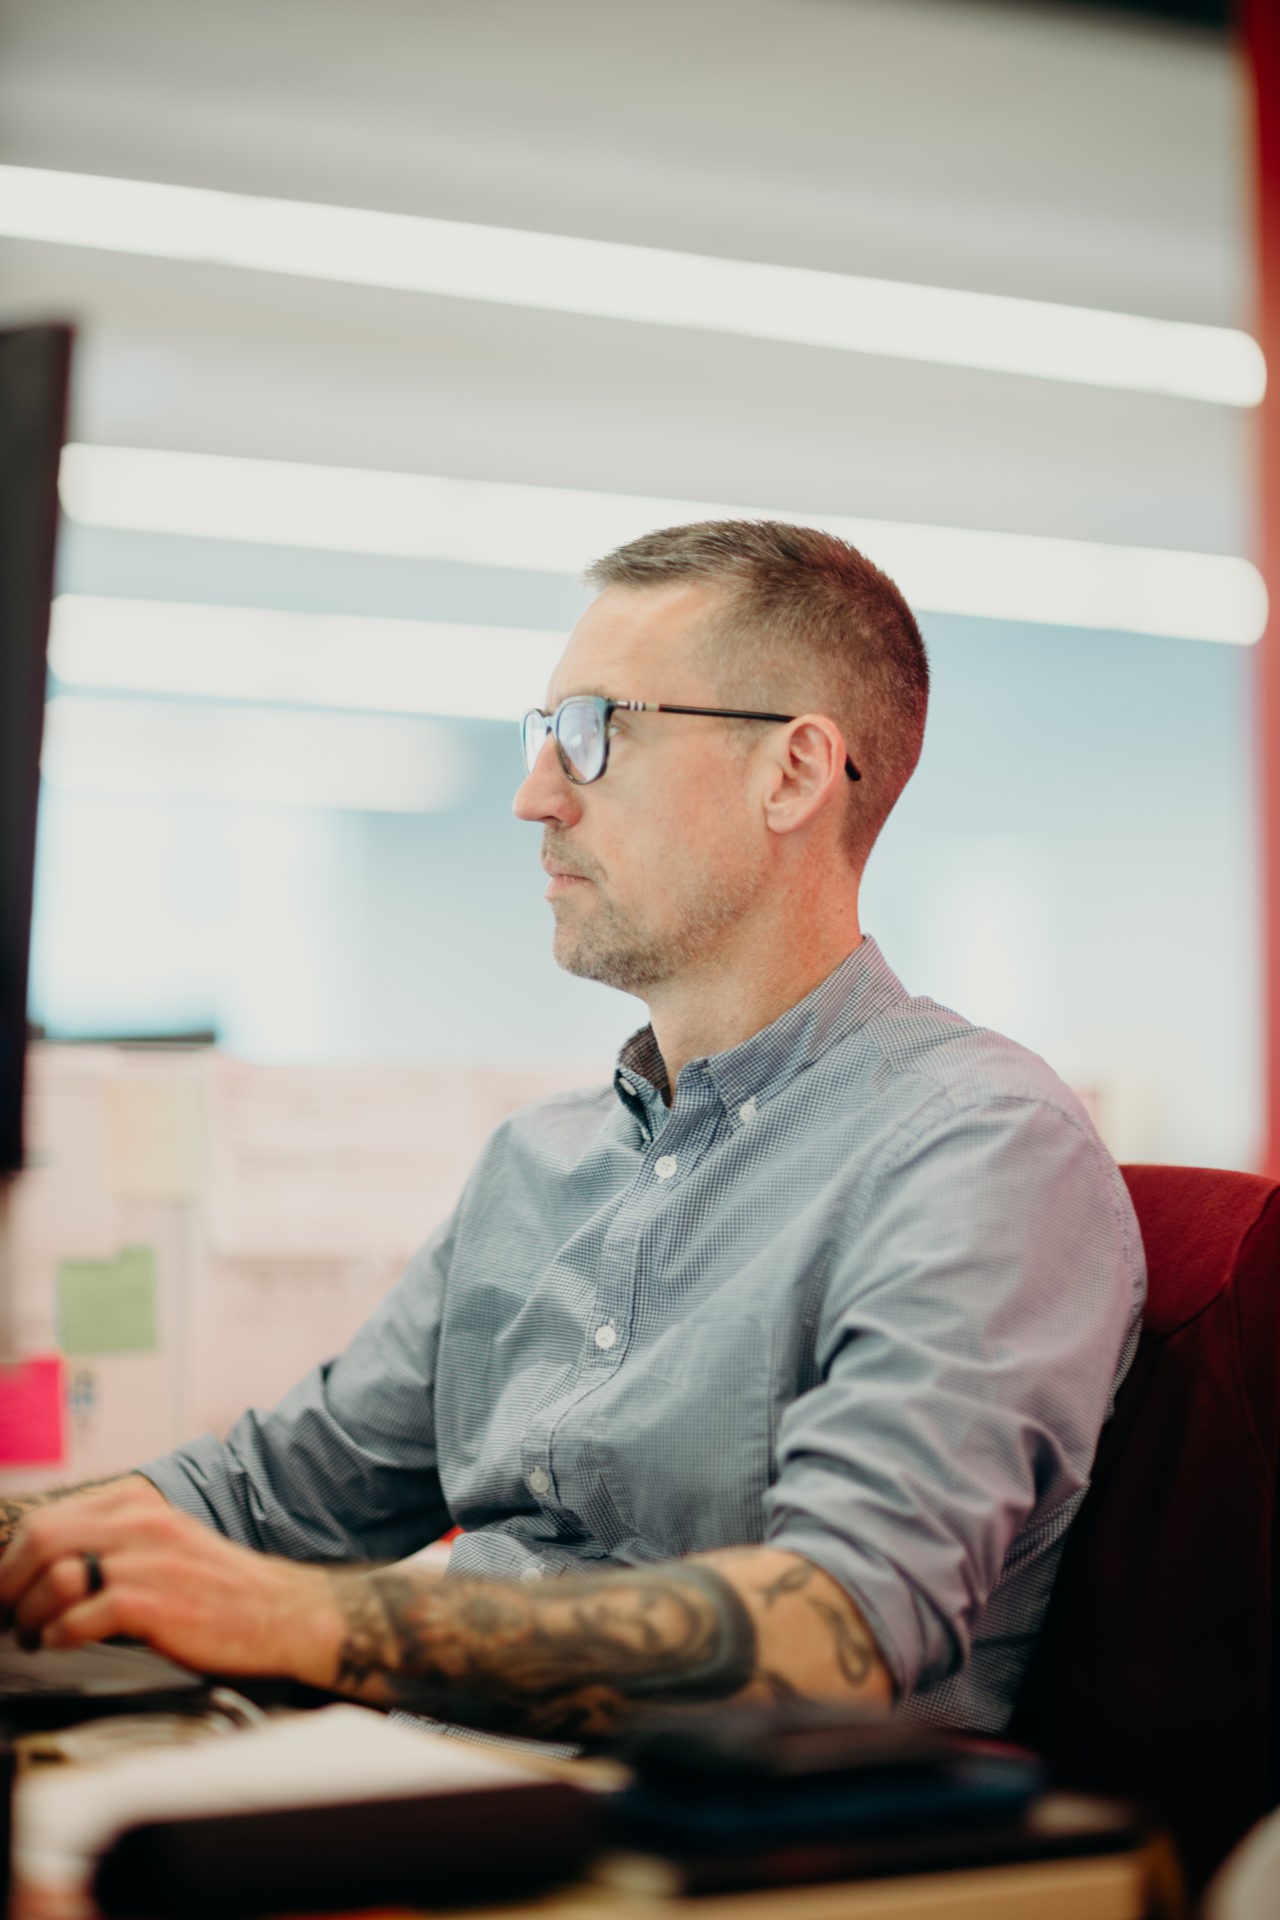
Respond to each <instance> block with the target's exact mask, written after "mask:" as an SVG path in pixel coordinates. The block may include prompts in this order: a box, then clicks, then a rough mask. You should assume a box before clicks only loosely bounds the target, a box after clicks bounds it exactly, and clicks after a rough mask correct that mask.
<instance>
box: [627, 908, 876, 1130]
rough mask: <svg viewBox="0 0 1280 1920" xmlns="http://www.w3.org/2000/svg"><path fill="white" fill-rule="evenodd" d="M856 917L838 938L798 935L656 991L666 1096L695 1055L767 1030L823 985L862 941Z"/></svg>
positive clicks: (653, 1009) (653, 1017)
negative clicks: (743, 962) (749, 960)
mask: <svg viewBox="0 0 1280 1920" xmlns="http://www.w3.org/2000/svg"><path fill="white" fill-rule="evenodd" d="M862 937H863V936H862V932H861V929H860V928H859V927H858V924H857V921H856V918H855V919H854V920H853V923H852V926H851V927H850V926H848V925H846V927H845V928H843V929H842V930H841V933H840V935H839V936H838V937H832V938H828V939H825V940H822V941H813V942H810V941H808V940H806V942H805V944H804V948H803V950H802V951H799V952H798V951H797V950H796V949H797V947H798V946H799V942H798V941H797V940H796V939H795V937H794V934H793V935H792V938H791V940H790V942H788V943H779V946H778V949H777V951H775V952H774V953H773V954H771V955H769V956H768V957H767V958H763V959H762V958H761V957H760V956H757V958H756V960H755V962H754V964H753V965H751V966H750V967H748V968H740V967H737V968H736V967H732V966H729V965H726V964H724V963H723V962H722V963H721V964H719V965H718V966H715V967H712V968H709V969H708V970H706V971H705V972H700V973H699V974H697V975H696V976H694V977H692V978H688V977H682V978H681V979H680V980H679V981H673V982H670V983H669V985H668V986H667V987H665V988H663V989H659V990H656V991H655V992H654V993H653V994H652V996H651V997H650V999H649V1018H650V1021H651V1024H652V1026H653V1034H654V1038H655V1040H656V1041H657V1043H658V1051H659V1052H660V1053H661V1055H662V1059H663V1064H664V1065H665V1067H666V1070H667V1089H666V1100H667V1104H668V1105H670V1104H671V1102H672V1101H673V1100H674V1099H675V1092H676V1082H677V1081H678V1079H679V1077H680V1074H681V1072H682V1071H683V1070H684V1068H685V1067H686V1066H688V1064H689V1062H690V1061H691V1060H701V1059H704V1058H705V1057H706V1056H707V1055H708V1054H713V1053H727V1052H728V1051H729V1049H730V1048H731V1047H737V1046H741V1044H742V1042H743V1041H744V1040H749V1039H750V1038H751V1036H752V1034H753V1033H760V1032H761V1031H762V1030H763V1029H764V1028H765V1027H768V1026H771V1025H772V1024H773V1022H774V1021H775V1020H778V1019H781V1017H782V1015H783V1014H784V1013H787V1012H789V1011H790V1009H791V1008H792V1007H795V1006H798V1005H799V1003H800V1002H801V1001H802V1000H803V999H805V998H806V997H807V996H808V995H809V994H811V993H812V992H813V990H814V988H815V987H819V986H821V984H822V982H823V981H824V980H825V979H827V977H828V976H829V975H830V974H832V973H834V972H835V970H836V968H837V967H838V966H839V965H840V964H841V963H842V962H843V961H845V960H847V959H848V957H849V955H850V954H851V953H853V952H854V951H855V950H856V949H857V948H858V947H860V946H861V945H862Z"/></svg>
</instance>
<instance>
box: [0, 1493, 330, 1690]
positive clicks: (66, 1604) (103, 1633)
mask: <svg viewBox="0 0 1280 1920" xmlns="http://www.w3.org/2000/svg"><path fill="white" fill-rule="evenodd" d="M86 1553H88V1554H93V1555H95V1556H96V1557H97V1560H98V1563H99V1565H100V1567H101V1570H102V1579H103V1584H102V1588H101V1591H100V1592H98V1593H91V1592H90V1574H89V1563H87V1562H86V1560H85V1558H84V1556H85V1554H86ZM0 1610H2V1614H3V1617H4V1618H6V1619H8V1620H10V1621H12V1623H13V1625H14V1626H15V1627H16V1629H17V1631H18V1633H19V1635H20V1636H21V1637H22V1638H23V1639H24V1640H25V1641H27V1642H28V1643H29V1644H37V1643H38V1644H40V1645H43V1646H47V1647H78V1646H83V1645H85V1644H87V1643H88V1642H90V1641H94V1640H106V1639H109V1638H111V1637H112V1636H113V1635H116V1634H124V1635H128V1636H129V1637H130V1638H133V1639H138V1640H145V1641H148V1642H149V1643H150V1645H151V1646H153V1647H155V1648H157V1649H158V1651H159V1652H161V1653H165V1654H168V1655H169V1657H170V1658H171V1659H173V1660H178V1661H181V1662H182V1663H183V1664H184V1665H185V1666H189V1667H194V1668H196V1669H197V1670H199V1671H203V1672H207V1673H227V1674H233V1673H234V1674H271V1675H279V1676H284V1677H289V1676H292V1675H293V1674H294V1673H295V1672H296V1671H297V1665H298V1655H299V1653H300V1652H301V1650H302V1649H303V1647H304V1646H305V1644H306V1643H307V1642H308V1641H313V1642H314V1640H315V1639H316V1637H317V1631H318V1629H320V1628H321V1626H322V1623H323V1625H324V1626H327V1628H328V1635H329V1636H331V1635H332V1630H333V1629H332V1615H333V1601H332V1597H331V1590H330V1585H329V1580H328V1577H327V1575H326V1574H324V1573H323V1572H322V1571H321V1570H320V1569H319V1568H316V1567H303V1566H296V1565H294V1564H292V1563H291V1562H289V1561H287V1560H276V1559H271V1558H269V1557H268V1556H267V1555H266V1554H260V1553H251V1552H249V1551H248V1549H247V1548H244V1547H239V1546H235V1545H233V1544H232V1542H231V1541H229V1540H225V1539H223V1538H222V1536H221V1535H220V1534H216V1533H211V1532H210V1531H209V1529H208V1528H207V1527H203V1526H201V1525H200V1523H199V1522H198V1521H196V1520H193V1519H191V1518H190V1517H189V1516H188V1515H187V1514H184V1513H180V1512H178V1510H177V1509H176V1508H174V1507H171V1506H170V1505H169V1503H168V1502H167V1501H166V1500H165V1499H164V1497H163V1495H162V1494H160V1493H159V1492H158V1491H157V1489H156V1488H155V1487H153V1486H152V1485H151V1483H150V1482H149V1481H147V1480H144V1479H142V1478H141V1477H140V1476H131V1477H130V1478H129V1479H127V1480H121V1481H118V1482H115V1483H113V1484H112V1485H110V1486H106V1487H103V1488H102V1489H100V1490H98V1491H93V1492H88V1493H83V1494H78V1495H75V1496H74V1497H70V1498H68V1499H65V1500H59V1501H58V1502H57V1503H56V1504H55V1505H53V1506H48V1507H41V1508H39V1509H37V1510H36V1511H34V1512H30V1513H28V1514H26V1515H25V1516H24V1517H23V1519H22V1521H21V1524H20V1525H19V1527H18V1528H17V1531H16V1532H15V1533H14V1535H13V1537H12V1539H11V1540H10V1543H9V1545H8V1546H7V1548H6V1549H5V1551H4V1554H3V1556H0ZM322 1637H324V1636H322ZM312 1664H314V1658H313V1662H312Z"/></svg>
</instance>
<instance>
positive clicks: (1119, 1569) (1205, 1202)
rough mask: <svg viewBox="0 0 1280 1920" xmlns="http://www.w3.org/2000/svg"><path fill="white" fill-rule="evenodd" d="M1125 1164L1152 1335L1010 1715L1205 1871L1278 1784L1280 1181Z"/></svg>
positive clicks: (1017, 1734) (1111, 1428) (1062, 1774)
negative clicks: (1131, 1805)
mask: <svg viewBox="0 0 1280 1920" xmlns="http://www.w3.org/2000/svg"><path fill="white" fill-rule="evenodd" d="M1123 1172H1124V1176H1125V1179H1126V1181H1127V1183H1128V1186H1129V1191H1130V1193H1131V1194H1132V1196H1133V1202H1134V1206H1135V1208H1136V1210H1137V1215H1138V1221H1139V1224H1140V1226H1141V1229H1142V1237H1143V1241H1144V1244H1145V1246H1146V1251H1147V1265H1148V1275H1149V1293H1148V1301H1147V1310H1146V1315H1145V1319H1144V1326H1143V1334H1142V1339H1141V1342H1140V1344H1139V1347H1138V1353H1137V1356H1136V1358H1135V1360H1134V1364H1133V1366H1132V1368H1131V1370H1130V1372H1129V1374H1128V1376H1127V1378H1126V1380H1125V1382H1124V1384H1123V1386H1122V1387H1121V1389H1120V1392H1119V1394H1118V1396H1117V1399H1116V1407H1115V1412H1114V1415H1113V1416H1112V1419H1111V1420H1110V1421H1109V1422H1108V1425H1107V1427H1106V1428H1105V1429H1104V1432H1103V1435H1102V1439H1101V1442H1100V1444H1099V1448H1098V1456H1097V1460H1096V1462H1095V1464H1094V1472H1093V1480H1092V1485H1091V1488H1090V1491H1089V1494H1088V1496H1087V1498H1086V1500H1085V1502H1084V1505H1083V1506H1082V1508H1081V1510H1080V1513H1079V1515H1078V1517H1077V1519H1076V1522H1075V1524H1074V1526H1073V1527H1072V1529H1071V1532H1070V1534H1069V1535H1068V1537H1067V1542H1066V1547H1065V1549H1064V1553H1063V1558H1062V1563H1061V1567H1060V1569H1059V1574H1058V1579H1057V1582H1056V1584H1055V1586H1054V1591H1053V1594H1052V1597H1051V1599H1050V1603H1049V1609H1048V1612H1047V1614H1046V1617H1045V1622H1044V1628H1043V1631H1042V1633H1041V1636H1040V1638H1039V1640H1038V1642H1037V1645H1036V1650H1035V1654H1034V1656H1033V1659H1032V1662H1031V1665H1030V1667H1029V1669H1028V1672H1027V1675H1026V1678H1025V1680H1024V1683H1023V1686H1022V1690H1021V1693H1020V1696H1019V1700H1018V1705H1017V1708H1016V1710H1015V1713H1014V1718H1013V1721H1012V1723H1011V1726H1010V1729H1009V1731H1010V1736H1011V1737H1012V1738H1014V1739H1018V1740H1022V1741H1025V1742H1026V1744H1027V1745H1029V1746H1034V1747H1036V1748H1038V1749H1039V1751H1040V1752H1042V1753H1044V1754H1045V1755H1046V1756H1047V1758H1048V1759H1049V1761H1050V1762H1051V1764H1052V1766H1053V1768H1054V1771H1055V1774H1056V1776H1057V1778H1058V1779H1059V1780H1061V1781H1062V1782H1063V1783H1064V1784H1070V1785H1077V1786H1081V1787H1087V1788H1091V1789H1094V1790H1097V1791H1102V1792H1108V1793H1116V1794H1121V1795H1123V1796H1125V1797H1127V1798H1131V1799H1136V1800H1139V1801H1141V1802H1142V1803H1143V1804H1144V1805H1146V1806H1147V1807H1148V1808H1149V1809H1150V1811H1151V1812H1152V1813H1153V1814H1154V1815H1155V1816H1156V1817H1157V1818H1159V1819H1160V1820H1161V1821H1162V1822H1163V1823H1164V1824H1166V1825H1167V1826H1168V1827H1169V1828H1170V1829H1171V1831H1172V1832H1173V1833H1174V1835H1175V1837H1176V1839H1177V1841H1178V1843H1179V1845H1180V1847H1181V1850H1182V1853H1183V1856H1184V1860H1185V1862H1186V1866H1187V1870H1188V1874H1189V1877H1190V1878H1191V1881H1192V1883H1193V1884H1194V1885H1197V1886H1198V1885H1200V1884H1202V1883H1203V1881H1204V1880H1205V1879H1206V1878H1207V1876H1208V1875H1209V1873H1210V1872H1212V1870H1213V1868H1214V1867H1215V1866H1216V1865H1217V1864H1218V1862H1219V1861H1220V1860H1222V1859H1223V1857H1224V1856H1225V1855H1226V1853H1227V1852H1228V1850H1229V1849H1230V1848H1231V1847H1232V1846H1233V1845H1234V1843H1235V1842H1236V1841H1237V1840H1238V1839H1239V1838H1240V1836H1241V1834H1242V1833H1244V1832H1245V1830H1246V1829H1247V1828H1248V1827H1249V1826H1250V1825H1252V1823H1253V1822H1254V1821H1255V1820H1256V1819H1258V1818H1259V1817H1260V1816H1261V1815H1262V1813H1263V1812H1264V1811H1265V1810H1266V1809H1267V1808H1268V1807H1269V1806H1272V1805H1274V1804H1275V1802H1276V1800H1277V1798H1278V1797H1280V1712H1278V1709H1280V1690H1278V1681H1280V1668H1278V1664H1277V1658H1276V1637H1277V1636H1276V1627H1277V1619H1276V1595H1277V1586H1276V1546H1277V1537H1278V1535H1277V1525H1276V1517H1277V1516H1276V1490H1277V1458H1278V1456H1280V1185H1278V1184H1277V1183H1276V1182H1274V1181H1271V1180H1266V1179H1263V1178H1261V1177H1259V1176H1257V1175H1253V1174H1244V1173H1220V1172H1215V1171H1211V1170H1209V1169H1204V1168H1194V1167H1191V1168H1189V1167H1126V1168H1124V1169H1123Z"/></svg>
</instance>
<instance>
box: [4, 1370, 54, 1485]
mask: <svg viewBox="0 0 1280 1920" xmlns="http://www.w3.org/2000/svg"><path fill="white" fill-rule="evenodd" d="M66 1451H67V1449H66V1441H65V1438H64V1429H63V1421H62V1356H61V1354H57V1353H50V1354H40V1355H38V1356H37V1357H36V1358H34V1359H31V1360H20V1361H18V1363H17V1364H16V1365H15V1366H0V1466H5V1467H56V1466H57V1465H59V1463H60V1462H61V1461H62V1460H64V1459H65V1458H66Z"/></svg>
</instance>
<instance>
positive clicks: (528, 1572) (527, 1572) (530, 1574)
mask: <svg viewBox="0 0 1280 1920" xmlns="http://www.w3.org/2000/svg"><path fill="white" fill-rule="evenodd" d="M520 1578H521V1579H522V1580H523V1581H524V1583H525V1585H526V1586H528V1585H529V1584H530V1583H531V1582H532V1581H534V1580H541V1578H542V1562H541V1560H531V1561H530V1562H529V1564H528V1566H527V1567H521V1569H520Z"/></svg>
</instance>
